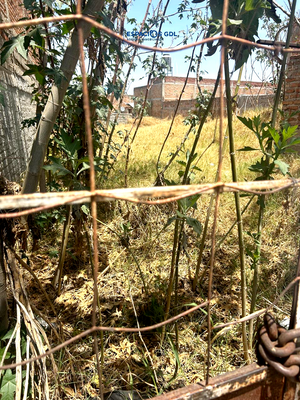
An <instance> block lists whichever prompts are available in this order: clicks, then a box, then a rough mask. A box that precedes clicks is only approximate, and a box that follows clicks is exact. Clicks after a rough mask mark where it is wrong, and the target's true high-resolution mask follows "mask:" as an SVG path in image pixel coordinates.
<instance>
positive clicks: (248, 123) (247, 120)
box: [238, 117, 254, 131]
mask: <svg viewBox="0 0 300 400" xmlns="http://www.w3.org/2000/svg"><path fill="white" fill-rule="evenodd" d="M238 119H239V120H240V121H241V122H242V123H243V124H244V125H245V126H246V127H247V128H249V129H250V130H251V131H253V130H254V129H253V122H252V119H250V118H246V117H238Z"/></svg>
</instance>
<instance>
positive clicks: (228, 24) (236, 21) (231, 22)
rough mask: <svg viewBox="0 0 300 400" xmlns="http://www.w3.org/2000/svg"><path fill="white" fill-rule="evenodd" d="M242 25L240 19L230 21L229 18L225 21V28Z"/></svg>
mask: <svg viewBox="0 0 300 400" xmlns="http://www.w3.org/2000/svg"><path fill="white" fill-rule="evenodd" d="M242 23H243V20H242V19H230V18H228V19H227V26H230V25H241V24H242Z"/></svg>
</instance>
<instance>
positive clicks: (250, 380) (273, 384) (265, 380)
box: [152, 364, 287, 400]
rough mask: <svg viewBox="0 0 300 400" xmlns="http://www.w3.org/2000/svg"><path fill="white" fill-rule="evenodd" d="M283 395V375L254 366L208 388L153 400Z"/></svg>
mask: <svg viewBox="0 0 300 400" xmlns="http://www.w3.org/2000/svg"><path fill="white" fill-rule="evenodd" d="M283 393H284V377H283V376H282V375H280V374H278V373H277V372H276V371H275V370H274V369H272V368H268V367H266V366H263V367H259V366H258V365H257V364H251V365H248V366H246V367H243V368H240V369H237V370H235V371H232V372H228V373H226V374H224V375H219V376H217V377H216V378H212V379H211V380H210V381H209V385H207V386H205V385H204V384H201V383H200V384H193V385H189V386H186V387H184V388H182V389H178V390H174V391H172V392H170V393H166V394H164V395H161V396H157V397H154V398H153V399H152V400H212V399H220V400H245V399H246V400H282V399H283V398H284V397H283V396H284V394H283ZM286 400H287V399H286Z"/></svg>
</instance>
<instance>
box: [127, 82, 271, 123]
mask: <svg viewBox="0 0 300 400" xmlns="http://www.w3.org/2000/svg"><path fill="white" fill-rule="evenodd" d="M185 79H186V78H184V77H178V76H166V77H165V78H164V79H155V80H153V82H152V84H151V88H150V91H149V94H148V100H149V102H150V103H151V107H150V111H149V114H150V115H151V116H153V117H158V118H168V117H171V116H172V115H173V112H174V108H175V106H176V105H177V100H178V98H179V96H180V93H181V91H182V89H183V85H184V82H185ZM214 84H215V80H214V79H203V80H202V81H201V82H200V87H201V90H202V91H204V90H207V91H208V92H212V91H213V89H214ZM236 84H237V82H236V81H231V86H232V89H234V88H235V87H236ZM145 92H146V86H141V87H137V88H135V89H134V96H135V97H143V96H144V95H145ZM197 94H198V85H197V80H196V78H188V80H187V85H186V87H185V90H184V93H183V95H182V97H181V102H180V106H179V110H178V113H179V114H181V115H184V116H186V115H188V112H189V111H190V110H192V109H194V108H195V99H196V96H197ZM273 95H274V87H273V86H272V85H270V84H263V83H261V82H244V81H242V82H241V84H240V89H239V102H240V104H238V107H243V106H245V105H246V104H247V103H248V107H249V106H250V107H249V108H251V107H257V106H265V105H269V103H270V102H271V101H272V99H273ZM217 96H219V93H218V94H217ZM217 108H218V100H216V105H215V109H217ZM216 111H217V110H216Z"/></svg>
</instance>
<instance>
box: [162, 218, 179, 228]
mask: <svg viewBox="0 0 300 400" xmlns="http://www.w3.org/2000/svg"><path fill="white" fill-rule="evenodd" d="M176 219H177V217H176V216H174V217H170V218H168V221H167V223H166V225H165V226H164V227H163V230H164V229H166V228H167V227H168V226H169V225H171V224H172V222H174V221H176Z"/></svg>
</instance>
